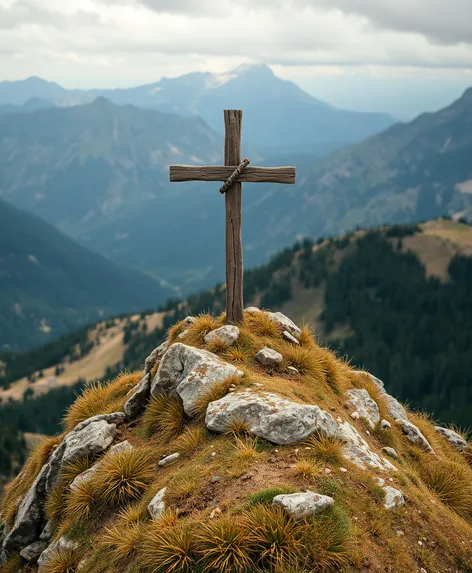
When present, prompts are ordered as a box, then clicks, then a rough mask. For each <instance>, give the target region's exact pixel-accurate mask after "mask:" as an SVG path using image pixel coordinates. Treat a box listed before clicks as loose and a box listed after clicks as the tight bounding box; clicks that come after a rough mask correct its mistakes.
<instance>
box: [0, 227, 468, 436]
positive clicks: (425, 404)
mask: <svg viewBox="0 0 472 573" xmlns="http://www.w3.org/2000/svg"><path fill="white" fill-rule="evenodd" d="M471 273H472V227H470V226H468V225H466V224H463V223H456V222H453V221H450V220H438V221H430V222H428V223H425V224H422V225H420V226H418V227H416V226H399V227H386V228H381V229H379V230H375V231H371V232H366V231H359V232H357V233H355V234H352V235H346V236H344V237H341V238H339V239H331V240H328V241H320V242H319V243H318V244H316V245H314V244H313V243H312V242H311V241H308V240H307V241H305V242H304V243H303V244H300V243H298V244H296V245H294V247H293V248H290V249H285V250H284V251H282V252H281V253H279V254H278V255H277V256H276V257H274V258H273V259H272V261H271V262H270V263H269V264H268V265H264V266H262V267H260V268H257V269H254V270H250V271H248V272H246V276H245V300H246V304H247V305H250V304H256V305H258V306H261V307H264V308H273V309H274V310H282V311H283V312H285V313H287V314H289V315H291V316H293V317H294V318H295V319H296V320H297V321H306V322H307V323H309V324H310V325H311V326H312V327H313V328H314V331H315V333H316V335H317V336H318V337H319V338H320V339H321V340H323V341H324V342H326V343H328V344H329V345H330V346H331V347H333V348H336V349H337V350H338V351H339V352H340V353H341V354H342V355H344V354H347V355H349V357H350V359H351V361H352V363H353V364H355V365H357V366H360V367H365V368H367V369H369V370H371V371H375V372H376V373H378V374H379V376H381V377H382V378H383V379H384V380H385V382H386V383H387V384H388V387H389V388H392V389H394V390H395V393H396V394H398V395H399V396H400V397H401V398H402V399H403V400H406V401H409V402H411V405H412V406H413V407H414V408H422V409H427V410H428V411H429V412H431V413H432V414H433V415H434V416H435V417H437V418H438V419H441V420H444V421H449V422H455V423H457V424H461V425H463V426H469V425H471V424H472V418H471V411H472V407H471V406H472V379H471V374H470V368H469V365H470V354H471V352H472V347H471V340H472V305H471V304H470V292H471V290H472V275H471ZM224 298H225V291H224V287H223V286H221V285H220V286H217V287H216V288H215V289H212V290H208V291H204V292H202V293H201V294H199V295H195V296H192V297H190V298H189V299H188V300H186V301H185V302H183V303H177V302H170V303H169V304H168V305H167V307H166V310H165V312H164V313H158V314H149V315H146V316H144V315H143V316H139V315H136V316H134V317H129V318H123V319H120V320H115V321H108V322H103V323H101V324H99V325H97V326H96V327H94V328H92V329H90V330H83V331H80V332H78V333H76V334H72V335H70V336H69V337H66V338H64V339H62V341H60V342H58V343H57V344H56V345H54V344H51V345H49V346H48V347H46V348H43V349H40V350H38V351H32V352H29V353H27V354H25V355H23V356H22V355H10V356H5V357H4V358H3V360H4V362H5V364H6V366H5V369H4V370H5V372H4V378H3V385H4V386H5V388H7V389H6V390H4V391H3V392H1V393H0V397H2V399H3V401H4V403H5V402H6V401H7V400H8V399H9V398H12V399H16V400H18V399H21V397H22V396H23V394H24V392H25V391H26V395H27V398H28V397H29V399H27V400H26V402H25V403H24V404H23V403H18V404H11V405H7V406H5V407H4V408H3V409H2V414H3V415H4V419H5V420H8V421H10V422H11V423H12V424H14V425H15V424H19V425H20V427H21V428H22V429H23V430H29V431H38V432H46V433H50V432H52V431H53V429H54V427H55V425H56V424H57V422H58V421H59V419H60V416H61V411H62V410H63V408H64V407H66V405H67V404H68V403H70V401H71V400H72V398H73V395H74V390H73V389H71V386H70V385H71V384H73V383H74V381H76V380H78V379H79V378H83V381H85V380H86V381H92V380H94V379H97V378H98V379H103V377H110V376H111V375H112V374H113V373H114V372H118V371H120V370H121V369H124V368H126V369H135V368H138V367H139V366H140V365H141V364H142V363H143V361H144V359H145V358H146V352H147V351H148V348H149V346H153V345H154V346H155V345H157V344H158V343H159V341H160V340H162V339H163V338H164V336H165V333H166V330H167V328H168V327H169V326H170V325H171V324H173V323H174V322H175V321H176V320H177V319H179V318H181V317H183V316H186V315H187V314H198V313H201V312H214V313H218V312H221V311H222V310H223V309H224ZM80 349H82V350H80ZM104 349H107V352H103V350H104ZM110 349H113V350H112V351H110ZM107 358H109V360H107ZM90 364H94V365H95V366H94V369H91V368H90ZM81 373H82V376H81ZM28 377H29V380H28ZM15 380H16V382H15ZM64 385H66V386H64ZM79 386H80V383H79ZM8 387H9V388H8ZM57 387H60V388H59V389H57V390H51V391H50V392H49V393H47V394H44V392H45V391H46V392H47V391H48V390H49V389H52V388H57ZM32 395H41V397H40V398H38V399H36V400H34V399H32V398H31V396H32ZM39 404H41V407H38V406H39Z"/></svg>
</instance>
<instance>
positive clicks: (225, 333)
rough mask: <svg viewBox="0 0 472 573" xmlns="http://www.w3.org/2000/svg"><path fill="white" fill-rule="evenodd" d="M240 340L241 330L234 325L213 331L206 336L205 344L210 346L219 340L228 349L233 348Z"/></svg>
mask: <svg viewBox="0 0 472 573" xmlns="http://www.w3.org/2000/svg"><path fill="white" fill-rule="evenodd" d="M238 338H239V328H238V327H237V326H233V325H229V324H228V325H226V326H222V327H221V328H217V329H216V330H212V331H211V332H209V333H208V334H207V335H206V336H205V342H206V343H207V344H209V343H210V342H213V341H215V340H218V341H219V342H221V344H223V345H224V346H225V347H226V348H229V347H230V346H233V344H235V342H236V341H237V340H238Z"/></svg>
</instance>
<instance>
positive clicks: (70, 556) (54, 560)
mask: <svg viewBox="0 0 472 573" xmlns="http://www.w3.org/2000/svg"><path fill="white" fill-rule="evenodd" d="M78 562H79V555H78V554H77V552H76V551H73V550H71V549H64V550H60V551H56V552H55V553H54V554H53V555H51V557H50V558H49V559H48V561H47V563H46V564H45V567H47V572H48V573H75V572H76V571H77V565H78Z"/></svg>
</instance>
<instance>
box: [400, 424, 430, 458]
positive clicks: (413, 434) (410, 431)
mask: <svg viewBox="0 0 472 573" xmlns="http://www.w3.org/2000/svg"><path fill="white" fill-rule="evenodd" d="M395 422H396V423H397V424H398V426H399V427H400V429H401V430H402V432H403V433H404V434H405V436H406V437H407V439H408V440H409V441H410V442H411V443H412V444H415V446H419V447H420V448H423V449H424V450H426V451H427V452H429V453H431V454H434V450H433V448H432V447H431V444H430V443H429V442H428V440H427V439H426V438H425V437H424V435H423V434H422V433H421V430H420V429H419V428H418V426H415V424H413V423H412V422H409V421H408V420H402V419H401V418H398V419H397V420H395Z"/></svg>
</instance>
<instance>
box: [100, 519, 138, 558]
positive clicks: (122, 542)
mask: <svg viewBox="0 0 472 573" xmlns="http://www.w3.org/2000/svg"><path fill="white" fill-rule="evenodd" d="M143 527H144V526H143V524H142V523H139V522H133V523H129V524H128V525H123V523H116V524H113V525H111V526H110V527H106V528H105V532H104V533H103V535H102V536H101V538H100V540H99V542H100V545H101V546H102V547H104V548H105V549H107V550H108V551H109V554H110V556H111V558H112V559H113V561H114V562H119V561H121V560H122V559H127V558H129V557H131V556H132V555H133V554H134V553H135V551H136V548H137V545H138V543H139V542H140V539H141V536H142V531H143Z"/></svg>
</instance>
